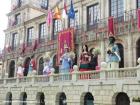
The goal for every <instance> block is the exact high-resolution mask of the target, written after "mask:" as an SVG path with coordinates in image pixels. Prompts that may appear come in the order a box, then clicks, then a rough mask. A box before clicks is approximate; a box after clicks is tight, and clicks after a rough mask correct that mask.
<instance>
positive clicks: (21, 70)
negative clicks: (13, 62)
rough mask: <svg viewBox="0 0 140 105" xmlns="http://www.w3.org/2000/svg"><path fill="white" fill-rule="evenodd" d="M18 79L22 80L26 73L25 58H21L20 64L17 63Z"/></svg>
mask: <svg viewBox="0 0 140 105" xmlns="http://www.w3.org/2000/svg"><path fill="white" fill-rule="evenodd" d="M17 66H18V67H17V77H18V78H22V77H23V76H24V75H23V72H24V68H23V58H22V57H19V59H18V62H17Z"/></svg>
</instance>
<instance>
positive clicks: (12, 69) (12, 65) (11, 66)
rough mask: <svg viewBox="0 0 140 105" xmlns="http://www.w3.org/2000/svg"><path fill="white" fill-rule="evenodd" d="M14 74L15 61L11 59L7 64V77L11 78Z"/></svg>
mask: <svg viewBox="0 0 140 105" xmlns="http://www.w3.org/2000/svg"><path fill="white" fill-rule="evenodd" d="M14 74H15V61H14V60H12V61H11V62H10V65H9V73H8V77H9V78H12V77H14Z"/></svg>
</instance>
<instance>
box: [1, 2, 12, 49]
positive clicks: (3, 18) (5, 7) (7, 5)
mask: <svg viewBox="0 0 140 105" xmlns="http://www.w3.org/2000/svg"><path fill="white" fill-rule="evenodd" d="M10 4H11V0H2V2H1V3H0V49H3V48H4V41H5V34H4V32H3V30H5V29H6V28H7V23H8V17H7V16H6V14H7V13H9V12H10Z"/></svg>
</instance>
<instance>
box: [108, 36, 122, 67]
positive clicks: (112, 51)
mask: <svg viewBox="0 0 140 105" xmlns="http://www.w3.org/2000/svg"><path fill="white" fill-rule="evenodd" d="M115 41H116V39H115V37H113V36H111V37H109V45H108V48H107V58H108V59H107V63H108V68H111V69H112V68H118V67H119V62H120V61H121V58H120V55H119V49H118V46H117V44H116V43H115Z"/></svg>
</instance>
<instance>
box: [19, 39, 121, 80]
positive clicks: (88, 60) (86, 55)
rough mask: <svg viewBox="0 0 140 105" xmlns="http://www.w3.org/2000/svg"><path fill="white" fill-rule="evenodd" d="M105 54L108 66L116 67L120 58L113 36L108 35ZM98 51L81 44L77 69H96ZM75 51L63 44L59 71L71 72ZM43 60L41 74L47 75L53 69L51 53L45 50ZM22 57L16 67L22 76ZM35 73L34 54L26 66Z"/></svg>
mask: <svg viewBox="0 0 140 105" xmlns="http://www.w3.org/2000/svg"><path fill="white" fill-rule="evenodd" d="M106 50H107V51H106V54H107V60H106V62H107V64H108V68H118V66H119V62H120V60H121V58H120V55H119V49H118V46H117V44H116V43H115V37H109V45H108V48H107V49H106ZM99 54H100V51H99V50H97V49H96V48H91V49H90V50H89V49H88V46H87V45H86V44H84V45H83V46H82V52H81V54H80V57H79V59H78V61H79V62H78V65H79V71H80V72H83V71H89V70H96V69H97V67H98V55H99ZM75 57H76V56H75V53H74V52H73V51H70V48H69V47H68V46H67V45H64V53H63V54H62V56H61V57H60V60H59V64H60V66H59V73H69V72H72V68H73V65H74V64H75V63H74V62H75ZM43 60H44V68H43V75H47V76H48V75H49V74H50V73H51V72H52V69H53V62H52V60H51V53H50V52H46V53H45V54H44V57H43ZM22 61H23V58H22V57H20V58H19V59H18V63H17V65H18V67H17V76H18V77H23V76H24V67H23V62H22ZM35 74H36V60H35V58H34V55H32V56H31V60H30V63H29V67H28V75H35Z"/></svg>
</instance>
